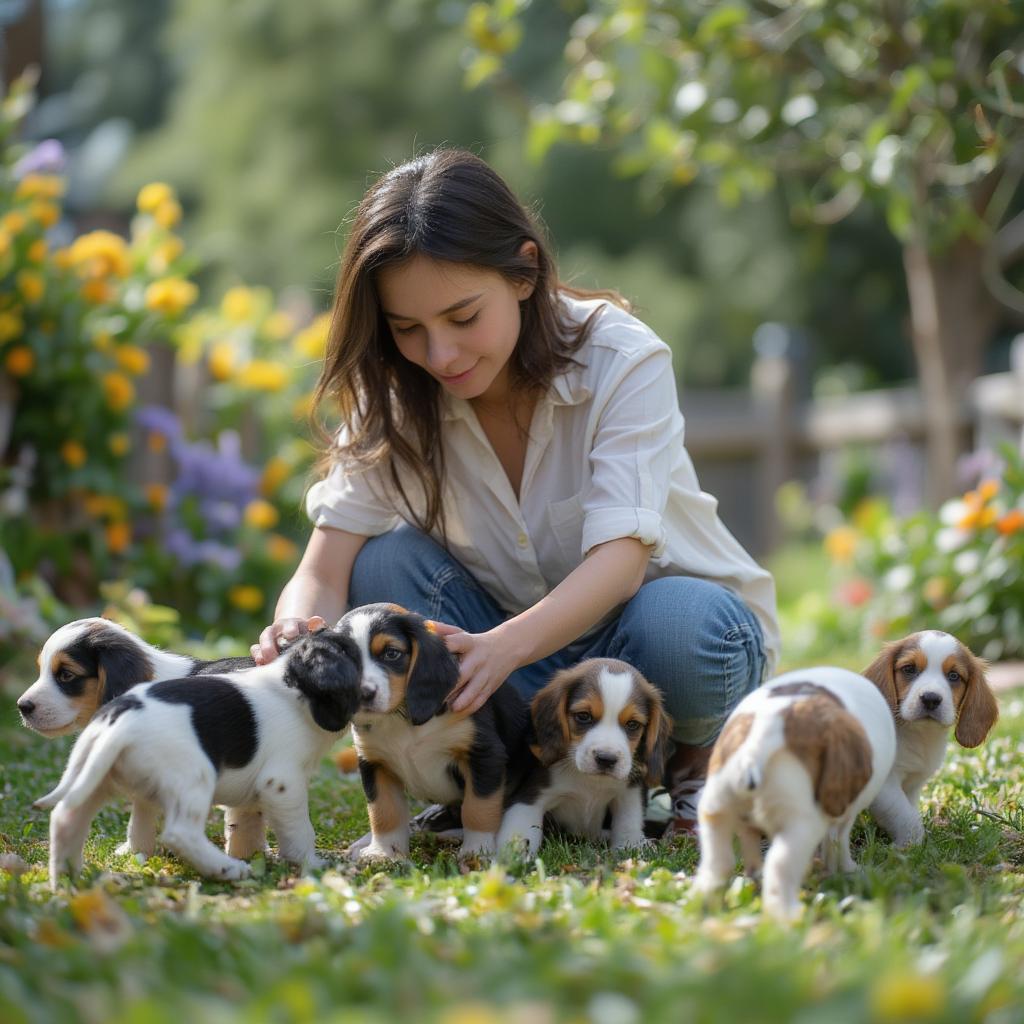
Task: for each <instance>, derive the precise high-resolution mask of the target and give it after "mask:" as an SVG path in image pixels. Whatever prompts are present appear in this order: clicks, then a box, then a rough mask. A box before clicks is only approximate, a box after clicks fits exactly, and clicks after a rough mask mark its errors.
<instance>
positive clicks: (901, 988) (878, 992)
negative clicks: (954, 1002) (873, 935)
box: [870, 971, 946, 1021]
mask: <svg viewBox="0 0 1024 1024" xmlns="http://www.w3.org/2000/svg"><path fill="white" fill-rule="evenodd" d="M870 1000H871V1009H872V1012H873V1015H874V1018H875V1019H876V1020H879V1021H912V1020H930V1019H932V1018H934V1017H937V1016H939V1015H940V1014H941V1013H942V1012H943V1010H944V1009H945V1006H946V986H945V985H944V984H943V983H942V980H941V978H938V977H935V976H934V975H928V976H924V975H921V974H911V973H909V972H907V971H900V972H898V973H895V972H894V973H891V974H886V975H883V976H882V977H881V978H880V979H879V980H878V981H877V982H875V985H874V987H873V988H872V990H871V995H870Z"/></svg>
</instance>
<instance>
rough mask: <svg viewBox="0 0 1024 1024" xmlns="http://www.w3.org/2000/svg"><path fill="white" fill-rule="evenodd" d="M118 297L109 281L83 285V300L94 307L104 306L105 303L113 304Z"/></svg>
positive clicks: (88, 282) (89, 282) (87, 282)
mask: <svg viewBox="0 0 1024 1024" xmlns="http://www.w3.org/2000/svg"><path fill="white" fill-rule="evenodd" d="M116 295H117V291H116V289H115V288H114V287H113V285H111V284H110V283H109V282H108V281H102V280H98V279H97V280H95V281H86V282H85V284H83V285H82V298H83V299H85V301H86V302H91V303H92V304H93V305H94V306H102V305H103V303H104V302H113V301H114V297H115V296H116Z"/></svg>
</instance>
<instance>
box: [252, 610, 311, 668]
mask: <svg viewBox="0 0 1024 1024" xmlns="http://www.w3.org/2000/svg"><path fill="white" fill-rule="evenodd" d="M326 625H327V622H326V621H325V620H324V619H323V618H321V617H320V616H319V615H314V616H312V617H311V618H308V619H297V618H286V619H277V621H275V622H272V623H271V624H270V625H269V626H267V628H266V629H265V630H263V632H262V633H260V639H259V643H255V644H253V645H252V646H251V647H250V648H249V653H250V654H251V655H252V659H253V661H255V662H256V664H257V665H266V664H267V663H268V662H271V661H273V660H274V659H275V658H276V657H277V656H278V654H280V653H281V651H282V650H283V649H284V648H285V647H287V646H288V644H290V643H292V642H293V641H295V640H298V638H299V637H300V636H305V635H306V634H307V633H315V632H316V631H317V630H319V629H323V628H324V627H325V626H326Z"/></svg>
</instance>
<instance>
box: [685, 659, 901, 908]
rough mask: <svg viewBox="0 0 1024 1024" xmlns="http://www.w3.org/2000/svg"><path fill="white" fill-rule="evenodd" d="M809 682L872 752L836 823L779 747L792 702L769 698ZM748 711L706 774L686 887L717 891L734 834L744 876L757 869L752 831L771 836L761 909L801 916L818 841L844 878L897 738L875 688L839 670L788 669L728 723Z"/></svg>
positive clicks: (798, 765)
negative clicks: (732, 742) (803, 887)
mask: <svg viewBox="0 0 1024 1024" xmlns="http://www.w3.org/2000/svg"><path fill="white" fill-rule="evenodd" d="M797 682H809V683H813V684H815V685H817V686H820V687H823V688H824V689H826V690H828V691H829V692H830V693H833V694H835V695H836V696H837V697H838V698H839V699H840V701H842V703H843V705H844V706H845V708H846V710H847V711H848V712H850V714H851V715H852V716H853V717H854V718H856V719H857V720H858V721H859V722H860V724H861V725H862V726H863V728H864V731H865V733H866V734H867V738H868V741H869V743H870V746H871V754H872V772H871V778H870V780H869V781H868V783H867V785H866V786H865V787H864V788H863V789H862V790H861V792H860V793H859V794H858V795H857V796H856V797H855V798H854V800H853V801H852V802H851V803H850V805H849V806H848V807H847V808H846V810H845V812H844V813H843V814H842V815H841V816H840V817H837V818H833V817H830V816H829V815H827V814H826V813H825V812H824V811H823V810H822V809H821V808H820V807H819V806H818V804H817V803H816V802H815V798H814V782H813V780H812V779H811V777H810V775H809V774H808V772H807V770H806V768H805V767H804V765H803V762H801V761H800V760H799V759H798V758H797V757H796V756H795V755H794V754H793V753H791V752H790V751H789V749H788V748H787V747H786V744H785V733H784V723H783V717H782V712H783V711H784V710H785V709H786V708H787V707H789V706H790V705H791V704H793V703H794V702H795V701H798V700H802V699H805V698H804V697H802V696H800V695H793V696H779V697H773V696H772V695H771V694H772V690H773V688H774V687H775V686H776V685H781V684H785V683H797ZM744 714H752V715H753V716H754V721H753V723H752V725H751V728H750V732H749V733H748V735H747V738H746V740H745V741H744V743H743V744H742V745H741V746H740V747H739V749H738V750H736V751H734V752H733V755H732V757H730V759H729V760H728V762H726V764H725V765H723V766H722V768H721V769H720V770H719V771H717V772H713V773H712V774H711V775H710V776H709V777H708V781H707V784H706V785H705V787H704V792H703V794H702V796H701V800H700V805H699V810H698V817H699V824H700V829H699V839H700V851H701V855H700V867H699V869H698V871H697V876H696V879H695V885H696V887H697V889H698V891H700V892H704V893H709V892H712V891H714V890H716V889H718V888H720V887H721V886H723V885H724V884H725V883H726V882H727V881H728V879H729V877H730V875H731V874H732V872H733V868H734V863H735V862H734V858H733V849H732V838H733V836H734V835H737V836H738V837H739V840H740V846H741V852H742V854H743V860H744V863H745V866H746V868H747V870H748V871H749V872H751V873H756V872H757V871H758V870H759V869H760V868H761V841H760V840H761V834H762V833H763V834H765V835H767V836H768V837H769V838H770V839H771V844H770V847H769V850H768V853H767V856H766V858H765V860H764V882H763V890H762V892H763V899H764V908H765V911H766V912H767V913H769V914H771V915H772V916H774V917H776V918H780V919H783V920H792V919H793V918H795V917H797V916H798V915H799V913H800V901H799V889H800V883H801V881H802V880H803V877H804V875H805V874H806V872H807V868H808V866H809V865H810V861H811V858H812V856H813V855H814V851H815V849H817V848H818V846H819V845H820V844H822V843H823V842H824V843H825V850H824V852H825V866H826V869H827V870H829V871H835V870H836V869H837V868H839V869H841V870H843V871H853V870H854V869H855V867H856V865H855V864H854V861H853V858H852V857H851V855H850V830H851V829H852V827H853V823H854V821H855V819H856V817H857V815H858V814H859V813H860V811H861V810H863V809H864V808H865V807H867V806H868V804H870V803H871V801H872V800H873V799H874V798H875V796H876V795H877V794H878V793H879V791H880V789H881V788H882V786H883V784H884V782H885V780H886V778H887V777H888V775H889V772H890V770H891V768H892V764H893V759H894V757H895V752H896V735H895V729H894V727H893V723H892V715H891V713H890V711H889V707H888V705H887V704H886V702H885V699H884V698H883V697H882V695H881V693H880V692H879V691H878V689H877V688H876V687H875V686H874V685H873V684H872V683H871V682H870V681H869V680H867V679H865V678H864V677H863V676H860V675H857V674H856V673H854V672H848V671H846V670H845V669H840V668H829V667H820V668H811V669H801V670H800V671H797V672H790V673H787V674H786V675H782V676H779V677H777V678H776V679H773V680H770V681H769V682H767V683H765V684H764V686H762V687H761V688H760V689H758V690H755V691H754V692H753V693H751V694H749V695H748V696H747V697H745V698H744V699H743V700H742V701H741V702H740V703H739V704H738V705H737V706H736V708H735V709H734V710H733V712H732V715H730V718H733V717H736V716H738V715H744Z"/></svg>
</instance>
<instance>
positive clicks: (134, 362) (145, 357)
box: [114, 345, 149, 377]
mask: <svg viewBox="0 0 1024 1024" xmlns="http://www.w3.org/2000/svg"><path fill="white" fill-rule="evenodd" d="M114 358H115V359H116V360H117V365H118V366H120V367H121V369H122V370H124V372H125V373H128V374H131V375H132V376H133V377H138V376H140V375H141V374H143V373H145V372H146V371H147V370H148V369H149V353H148V352H146V350H145V349H143V348H139V346H138V345H122V346H121V347H120V348H119V349H117V350H116V351H115V353H114Z"/></svg>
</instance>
